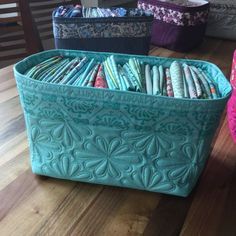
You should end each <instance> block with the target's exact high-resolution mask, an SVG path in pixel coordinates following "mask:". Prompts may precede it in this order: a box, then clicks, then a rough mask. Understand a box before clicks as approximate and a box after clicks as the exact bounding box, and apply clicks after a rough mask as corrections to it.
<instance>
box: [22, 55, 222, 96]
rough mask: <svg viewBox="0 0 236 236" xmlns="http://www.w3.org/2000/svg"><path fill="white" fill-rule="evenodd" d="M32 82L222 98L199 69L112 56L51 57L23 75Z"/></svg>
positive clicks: (151, 93) (212, 82) (214, 84)
mask: <svg viewBox="0 0 236 236" xmlns="http://www.w3.org/2000/svg"><path fill="white" fill-rule="evenodd" d="M26 75H27V76H28V77H30V78H32V79H35V80H40V81H44V82H48V83H57V84H67V85H73V86H84V87H96V88H109V89H113V90H122V91H134V92H141V93H147V94H149V95H157V96H158V95H159V96H168V97H175V98H190V99H216V98H219V97H221V95H220V93H219V91H218V88H217V84H216V83H215V82H214V81H213V80H212V79H211V78H210V77H209V76H208V75H207V74H206V73H205V72H204V71H203V70H202V69H201V68H197V67H195V66H192V65H191V66H190V65H187V64H186V63H182V64H181V63H179V62H177V61H174V62H172V63H171V64H170V65H169V66H163V65H151V64H147V63H144V62H142V61H141V60H139V59H137V58H129V59H128V60H127V61H126V62H125V63H119V62H117V60H116V58H115V56H114V55H112V56H109V57H106V58H105V59H104V60H103V61H96V60H95V59H89V58H87V57H86V56H85V57H83V58H79V57H76V58H68V57H63V56H54V57H51V58H49V59H47V60H45V61H43V62H41V63H40V64H38V65H36V66H34V67H33V68H31V69H30V70H28V71H27V72H26Z"/></svg>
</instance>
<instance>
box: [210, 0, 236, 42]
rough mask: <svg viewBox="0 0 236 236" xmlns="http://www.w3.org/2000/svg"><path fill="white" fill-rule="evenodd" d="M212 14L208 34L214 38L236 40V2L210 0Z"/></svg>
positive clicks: (232, 0) (233, 0)
mask: <svg viewBox="0 0 236 236" xmlns="http://www.w3.org/2000/svg"><path fill="white" fill-rule="evenodd" d="M209 2H210V13H209V20H208V24H207V30H206V34H207V35H209V36H213V37H219V38H226V39H233V40H235V39H236V1H235V0H224V1H222V0H209Z"/></svg>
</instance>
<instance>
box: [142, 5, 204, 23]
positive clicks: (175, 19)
mask: <svg viewBox="0 0 236 236" xmlns="http://www.w3.org/2000/svg"><path fill="white" fill-rule="evenodd" d="M138 7H139V8H141V9H143V10H151V11H152V12H153V14H154V18H155V19H156V20H160V21H163V22H165V23H169V24H174V25H178V26H194V25H200V24H205V23H206V22H207V17H208V10H202V11H194V12H180V11H178V10H173V9H170V8H168V7H164V6H158V4H157V5H156V6H154V5H152V4H149V3H145V2H142V1H139V2H138Z"/></svg>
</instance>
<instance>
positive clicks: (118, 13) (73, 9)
mask: <svg viewBox="0 0 236 236" xmlns="http://www.w3.org/2000/svg"><path fill="white" fill-rule="evenodd" d="M150 15H152V12H151V11H144V10H141V9H137V8H132V9H125V8H122V7H117V8H99V7H88V8H85V7H82V6H81V5H79V4H77V5H75V6H73V5H70V6H60V7H58V8H57V9H56V10H55V11H54V17H64V18H66V17H69V18H74V17H83V18H98V17H134V16H150Z"/></svg>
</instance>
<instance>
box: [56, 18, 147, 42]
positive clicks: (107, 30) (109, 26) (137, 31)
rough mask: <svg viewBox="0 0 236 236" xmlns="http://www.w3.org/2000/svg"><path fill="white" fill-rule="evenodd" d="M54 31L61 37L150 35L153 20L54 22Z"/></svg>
mask: <svg viewBox="0 0 236 236" xmlns="http://www.w3.org/2000/svg"><path fill="white" fill-rule="evenodd" d="M53 31H54V37H55V38H60V39H69V38H113V37H114V38H115V37H148V36H150V34H151V22H140V21H137V22H119V21H116V22H104V23H101V22H90V23H80V22H76V23H56V22H54V23H53Z"/></svg>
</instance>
